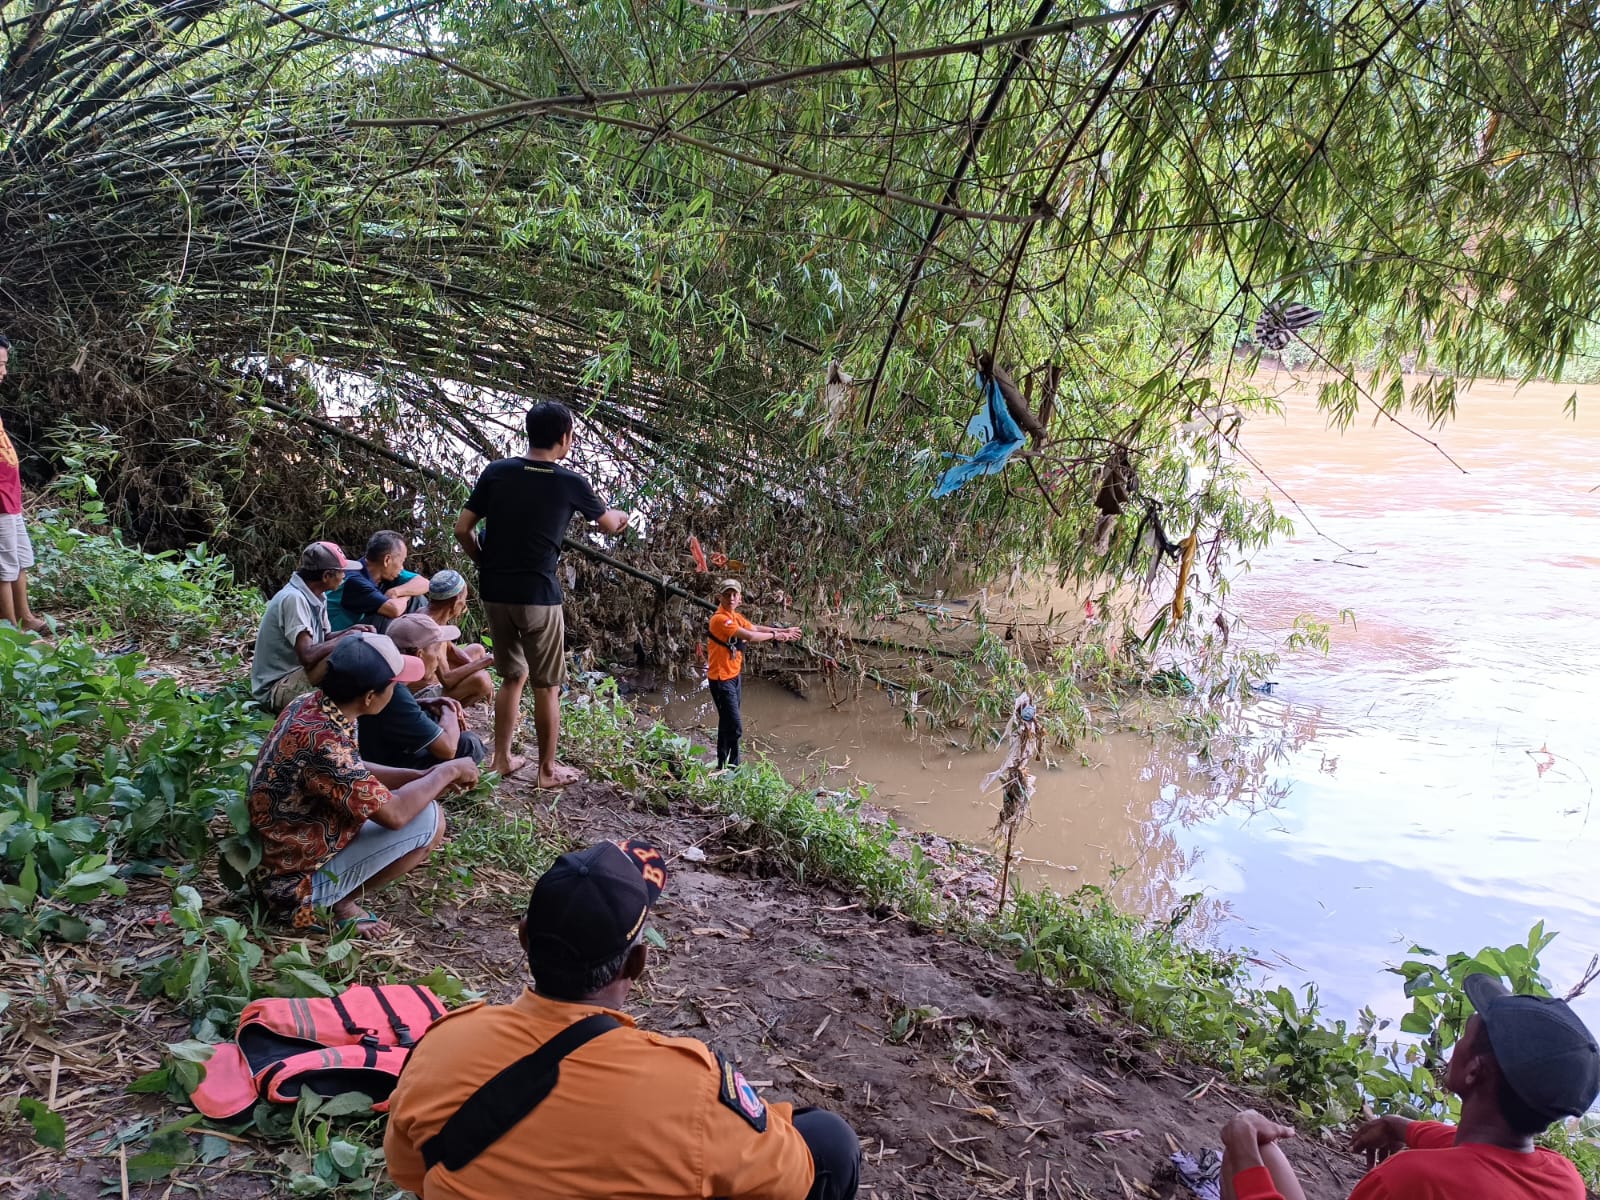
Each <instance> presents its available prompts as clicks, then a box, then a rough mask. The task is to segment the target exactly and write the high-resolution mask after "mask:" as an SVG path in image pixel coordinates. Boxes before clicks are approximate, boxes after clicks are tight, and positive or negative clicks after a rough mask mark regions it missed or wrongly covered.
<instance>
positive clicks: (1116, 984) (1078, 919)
mask: <svg viewBox="0 0 1600 1200" xmlns="http://www.w3.org/2000/svg"><path fill="white" fill-rule="evenodd" d="M566 736H567V737H568V739H569V745H570V746H571V748H572V753H573V755H574V757H576V758H577V759H579V760H580V761H583V762H585V763H586V764H587V765H588V766H589V767H590V768H591V770H592V771H594V772H596V773H598V774H601V775H603V776H604V777H606V778H610V779H612V780H613V781H614V782H616V783H617V784H618V785H619V786H623V787H626V788H628V789H630V790H632V791H636V792H638V793H639V794H641V795H643V796H645V797H647V798H650V799H652V800H653V801H655V802H656V803H659V804H662V805H670V806H673V807H677V806H681V805H683V804H690V805H694V806H697V807H700V808H702V809H706V810H710V811H714V812H717V813H720V814H723V815H724V816H726V817H728V818H729V820H730V824H729V827H728V829H727V831H726V833H725V835H724V837H725V839H726V840H730V841H732V842H734V843H736V844H743V845H746V846H751V847H755V848H757V849H759V850H761V851H762V852H763V853H762V860H763V861H764V862H765V863H767V864H768V865H769V866H770V867H771V868H772V869H776V870H779V871H782V872H784V873H785V874H789V875H792V876H793V877H794V878H796V879H800V880H810V881H812V882H822V883H826V884H829V885H831V886H834V887H838V888H840V889H842V890H844V891H846V892H848V893H852V894H857V895H861V896H863V897H865V898H866V899H867V900H869V901H870V902H872V903H874V904H877V905H881V906H883V907H885V908H889V909H893V910H896V911H898V912H900V913H902V914H903V915H905V916H907V917H909V918H911V919H913V920H917V921H921V922H924V923H931V924H937V925H941V926H943V927H945V928H946V929H947V930H948V931H949V932H950V933H951V934H952V935H953V936H961V937H967V938H971V939H973V940H976V941H978V942H979V943H981V944H985V945H989V946H992V947H994V948H995V949H996V950H998V951H1002V952H1006V953H1009V954H1010V955H1011V956H1012V957H1013V958H1014V959H1015V961H1016V964H1017V967H1018V969H1019V970H1023V971H1029V972H1034V973H1037V974H1038V975H1039V976H1041V977H1042V978H1044V979H1047V980H1050V981H1052V982H1055V983H1058V984H1061V985H1063V986H1065V987H1070V988H1074V989H1082V990H1085V991H1089V992H1092V993H1094V994H1096V995H1098V996H1100V997H1102V998H1103V999H1104V1000H1106V1001H1108V1002H1109V1003H1110V1004H1111V1005H1112V1006H1113V1007H1114V1008H1115V1009H1117V1010H1118V1011H1120V1012H1121V1013H1123V1014H1124V1015H1125V1016H1127V1017H1129V1018H1131V1019H1132V1020H1134V1021H1135V1022H1137V1023H1138V1024H1139V1025H1141V1026H1143V1027H1144V1028H1145V1029H1147V1030H1148V1031H1149V1032H1150V1033H1151V1035H1153V1037H1154V1038H1155V1039H1156V1040H1157V1042H1158V1043H1159V1044H1164V1045H1168V1046H1175V1047H1178V1048H1180V1049H1181V1050H1182V1051H1183V1052H1185V1053H1187V1054H1190V1055H1193V1056H1194V1057H1196V1058H1198V1059H1200V1060H1202V1061H1205V1062H1208V1063H1212V1064H1215V1065H1218V1066H1221V1067H1224V1068H1226V1069H1227V1070H1228V1071H1229V1072H1230V1073H1231V1074H1232V1075H1233V1076H1234V1077H1235V1078H1237V1079H1240V1080H1242V1081H1245V1082H1249V1083H1253V1084H1256V1085H1258V1086H1261V1087H1263V1088H1265V1089H1266V1090H1268V1091H1269V1092H1271V1093H1272V1094H1274V1095H1276V1096H1277V1097H1279V1098H1280V1099H1282V1100H1284V1101H1287V1102H1288V1103H1290V1104H1292V1105H1293V1106H1294V1107H1295V1108H1297V1109H1298V1110H1299V1111H1300V1113H1301V1115H1302V1116H1303V1117H1304V1119H1305V1120H1306V1121H1307V1122H1309V1123H1310V1124H1312V1125H1316V1126H1330V1127H1340V1126H1344V1125H1346V1124H1347V1123H1348V1122H1349V1121H1351V1120H1352V1119H1353V1118H1355V1117H1356V1116H1358V1115H1359V1113H1360V1111H1361V1108H1362V1105H1363V1104H1369V1103H1370V1104H1371V1105H1372V1106H1373V1108H1374V1109H1375V1111H1377V1112H1380V1113H1385V1112H1394V1113H1399V1114H1402V1115H1405V1116H1410V1117H1429V1118H1435V1119H1443V1120H1450V1119H1453V1118H1454V1117H1455V1116H1456V1115H1457V1112H1458V1108H1457V1104H1458V1102H1457V1101H1456V1098H1455V1097H1454V1096H1451V1095H1450V1094H1449V1093H1447V1092H1445V1091H1444V1089H1443V1088H1442V1087H1441V1086H1440V1084H1439V1082H1438V1080H1439V1079H1440V1078H1442V1074H1443V1067H1444V1064H1445V1062H1446V1061H1447V1060H1448V1057H1449V1051H1450V1049H1451V1047H1452V1046H1453V1045H1454V1044H1455V1042H1456V1041H1457V1039H1458V1038H1459V1037H1460V1035H1461V1031H1462V1029H1463V1028H1464V1027H1465V1024H1466V1018H1467V1016H1468V1014H1469V1013H1470V1011H1471V1009H1470V1007H1469V1006H1468V1003H1467V1000H1466V997H1465V994H1464V993H1463V992H1462V991H1461V987H1460V984H1461V981H1462V979H1464V978H1465V977H1466V976H1467V975H1469V974H1471V973H1473V972H1474V971H1484V972H1487V973H1489V974H1493V975H1497V976H1500V977H1502V978H1504V979H1506V980H1507V981H1508V982H1509V983H1510V984H1511V985H1512V986H1514V987H1515V988H1517V989H1519V990H1523V991H1529V992H1534V993H1536V994H1540V995H1549V994H1550V992H1549V982H1548V981H1547V980H1546V979H1545V978H1544V977H1543V976H1542V975H1541V974H1540V973H1539V952H1540V951H1541V950H1543V949H1544V948H1545V947H1546V946H1548V945H1549V943H1550V940H1551V938H1552V937H1553V936H1554V935H1553V934H1551V933H1548V932H1547V931H1546V930H1545V929H1544V927H1543V925H1542V924H1541V925H1537V926H1535V927H1534V928H1533V929H1532V930H1531V931H1530V932H1529V935H1528V941H1527V942H1526V943H1525V944H1519V945H1513V946H1509V947H1505V948H1503V949H1500V948H1493V947H1490V948H1485V949H1483V950H1480V951H1478V952H1477V953H1476V954H1466V953H1455V954H1451V955H1449V956H1442V955H1439V954H1436V953H1435V952H1434V951H1431V950H1427V949H1424V948H1422V947H1420V946H1413V947H1412V948H1411V950H1410V954H1411V955H1412V957H1410V958H1408V959H1407V960H1406V961H1405V962H1403V963H1401V964H1400V965H1399V966H1397V967H1393V968H1391V970H1392V971H1394V973H1395V974H1397V975H1399V976H1400V977H1401V978H1403V979H1404V980H1405V994H1406V996H1407V998H1409V999H1410V1001H1411V1005H1412V1007H1411V1010H1410V1011H1409V1012H1407V1013H1406V1014H1405V1015H1404V1017H1403V1018H1402V1019H1401V1021H1400V1023H1399V1027H1398V1030H1399V1032H1400V1033H1402V1034H1404V1035H1406V1037H1405V1038H1404V1039H1403V1040H1400V1041H1395V1040H1393V1039H1392V1037H1389V1036H1380V1035H1383V1034H1384V1033H1385V1031H1386V1030H1387V1029H1388V1028H1389V1025H1390V1023H1389V1022H1388V1021H1380V1020H1379V1018H1378V1017H1377V1016H1376V1015H1375V1014H1374V1013H1372V1012H1371V1011H1364V1012H1362V1013H1361V1014H1360V1017H1359V1019H1358V1020H1357V1021H1356V1022H1355V1024H1354V1025H1351V1024H1350V1023H1348V1022H1346V1021H1344V1020H1329V1019H1328V1018H1327V1016H1326V1015H1325V1014H1324V1012H1323V1010H1322V1006H1321V1002H1320V1000H1319V998H1318V995H1317V989H1316V986H1315V985H1314V984H1312V985H1307V986H1306V988H1305V989H1304V991H1303V992H1302V993H1300V994H1298V995H1297V994H1296V993H1295V992H1294V991H1292V990H1291V989H1289V988H1287V987H1284V986H1281V985H1280V986H1275V987H1264V986H1262V985H1260V984H1258V983H1257V982H1255V981H1254V980H1253V979H1252V976H1251V972H1250V970H1249V967H1248V965H1247V964H1246V962H1245V961H1244V959H1243V958H1242V957H1239V956H1237V955H1231V954H1225V953H1219V952H1217V951H1214V950H1207V949H1201V948H1198V947H1197V946H1195V945H1194V944H1192V943H1191V942H1189V941H1187V940H1186V938H1185V936H1184V934H1185V928H1186V925H1187V922H1188V918H1189V913H1190V910H1191V909H1192V907H1193V905H1194V904H1195V902H1196V901H1198V899H1199V897H1198V896H1195V897H1190V898H1189V900H1188V901H1186V903H1185V905H1184V906H1182V907H1180V908H1179V909H1178V910H1177V911H1175V912H1174V913H1172V914H1171V915H1170V916H1169V917H1168V918H1167V919H1165V920H1161V921H1148V920H1145V919H1143V918H1140V917H1137V916H1134V915H1131V914H1128V913H1125V912H1122V911H1120V910H1119V909H1118V908H1117V907H1116V906H1115V904H1114V903H1113V902H1112V900H1111V898H1110V896H1109V895H1108V894H1107V893H1106V892H1105V890H1104V889H1102V888H1099V887H1094V886H1084V887H1080V888H1078V889H1077V890H1076V891H1074V892H1072V893H1071V894H1069V895H1066V896H1061V895H1057V894H1056V893H1054V892H1050V891H1038V892H1022V893H1020V894H1018V895H1016V897H1015V899H1014V901H1013V902H1011V903H1010V904H1008V905H1007V908H1006V910H1005V912H1004V913H1003V914H1002V915H1000V916H999V917H992V916H987V915H982V914H979V913H976V912H974V911H972V910H970V909H967V908H963V907H961V906H959V905H953V904H950V903H947V902H945V901H943V900H941V899H940V897H939V896H938V894H937V892H936V890H935V889H934V888H933V887H932V886H931V882H930V880H931V874H932V870H931V865H930V863H929V861H928V859H927V857H926V856H925V855H924V854H923V852H922V850H921V848H920V847H918V846H917V845H916V844H915V842H914V841H913V840H910V839H907V838H904V837H902V836H901V831H900V830H898V829H897V828H896V827H895V825H894V824H893V822H888V823H886V824H880V823H878V822H876V821H873V820H870V819H867V818H866V817H865V816H864V815H863V813H862V810H861V805H862V803H863V801H865V800H866V799H867V797H866V796H861V797H848V798H843V799H840V798H835V797H830V796H826V795H821V794H817V793H814V792H809V791H804V790H801V789H798V788H796V787H795V786H793V785H792V784H790V783H789V782H787V781H786V780H785V779H784V778H783V777H782V775H780V774H779V773H778V772H777V771H776V770H775V769H774V768H773V767H772V766H771V765H770V764H767V763H765V762H760V763H754V764H751V765H750V766H748V767H746V768H745V769H743V770H740V771H738V772H736V773H734V774H732V775H728V776H718V775H715V774H713V773H712V772H711V771H710V770H709V768H708V766H707V764H706V761H705V760H704V758H703V757H701V756H700V755H699V754H698V753H696V752H695V751H694V749H693V748H692V746H691V744H690V743H689V741H688V740H687V739H686V738H683V737H681V736H680V735H678V734H675V733H674V732H672V731H671V730H670V729H668V728H667V727H665V726H664V725H660V724H652V725H648V726H642V725H640V724H639V723H638V722H636V720H635V718H634V715H633V713H632V710H631V709H629V708H628V706H627V705H626V704H625V703H624V702H623V701H622V700H621V699H619V698H618V696H617V694H616V691H615V688H614V687H613V686H612V685H611V684H610V683H609V682H607V683H605V684H602V685H601V687H600V688H599V689H597V691H596V693H595V694H594V695H592V696H587V697H582V698H580V699H579V700H578V702H577V703H575V704H574V705H573V707H572V709H571V710H570V716H569V717H568V718H567V724H566ZM1597 1134H1600V1125H1594V1124H1593V1123H1591V1122H1588V1121H1585V1122H1584V1123H1583V1125H1582V1128H1580V1129H1573V1130H1569V1129H1567V1128H1565V1127H1563V1128H1560V1129H1557V1130H1553V1131H1552V1133H1551V1135H1550V1137H1549V1139H1548V1141H1549V1144H1550V1145H1552V1146H1554V1147H1556V1148H1558V1149H1561V1150H1563V1152H1565V1153H1568V1154H1569V1156H1570V1157H1572V1158H1573V1160H1574V1161H1575V1162H1577V1163H1578V1165H1579V1167H1580V1168H1581V1169H1583V1170H1584V1171H1585V1172H1586V1174H1585V1178H1586V1179H1588V1180H1589V1181H1590V1184H1591V1186H1593V1185H1594V1184H1595V1183H1597V1182H1600V1150H1597V1149H1596V1143H1595V1142H1594V1141H1593V1138H1594V1137H1595V1136H1596V1135H1597Z"/></svg>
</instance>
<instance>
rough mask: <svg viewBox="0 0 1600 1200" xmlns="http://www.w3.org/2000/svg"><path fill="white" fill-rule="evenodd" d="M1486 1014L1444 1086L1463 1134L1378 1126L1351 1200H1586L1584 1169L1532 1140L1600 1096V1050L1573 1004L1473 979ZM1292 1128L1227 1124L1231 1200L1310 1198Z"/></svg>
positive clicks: (1399, 1121) (1358, 1145) (1471, 1030)
mask: <svg viewBox="0 0 1600 1200" xmlns="http://www.w3.org/2000/svg"><path fill="white" fill-rule="evenodd" d="M1461 986H1462V990H1463V991H1465V992H1466V993H1467V999H1468V1000H1470V1001H1472V1007H1473V1008H1474V1009H1476V1010H1477V1011H1476V1012H1475V1013H1473V1015H1472V1017H1471V1018H1470V1019H1469V1020H1468V1021H1467V1027H1466V1028H1465V1029H1464V1030H1462V1032H1461V1040H1460V1041H1459V1042H1457V1043H1456V1048H1455V1051H1454V1052H1453V1053H1452V1054H1451V1055H1450V1067H1449V1070H1448V1072H1447V1074H1446V1075H1445V1080H1444V1083H1445V1086H1446V1087H1447V1088H1449V1089H1450V1090H1451V1091H1452V1092H1454V1093H1455V1094H1456V1095H1458V1096H1460V1097H1461V1122H1460V1124H1459V1125H1453V1126H1452V1125H1441V1124H1440V1123H1438V1122H1437V1121H1408V1120H1406V1119H1405V1118H1404V1117H1379V1118H1378V1119H1377V1120H1375V1121H1368V1122H1367V1123H1366V1124H1365V1125H1363V1126H1361V1128H1360V1129H1358V1130H1356V1132H1355V1136H1354V1137H1353V1138H1351V1140H1350V1145H1351V1148H1352V1149H1355V1150H1365V1151H1366V1152H1367V1162H1368V1163H1369V1164H1370V1163H1372V1161H1373V1160H1374V1159H1381V1160H1382V1161H1381V1162H1379V1163H1378V1164H1377V1166H1375V1167H1373V1169H1372V1170H1370V1171H1369V1172H1367V1175H1366V1177H1365V1178H1364V1179H1362V1181H1361V1182H1360V1183H1358V1184H1356V1186H1355V1190H1354V1191H1352V1192H1351V1193H1350V1200H1468V1198H1469V1197H1471V1198H1472V1200H1491V1198H1492V1200H1584V1197H1585V1196H1586V1195H1587V1194H1588V1193H1587V1192H1586V1190H1585V1188H1584V1186H1583V1180H1582V1179H1581V1178H1580V1177H1579V1176H1578V1172H1577V1170H1576V1169H1575V1168H1574V1167H1573V1165H1572V1164H1571V1163H1570V1162H1568V1161H1567V1160H1566V1159H1565V1158H1562V1157H1561V1155H1559V1154H1557V1153H1555V1151H1553V1150H1545V1149H1541V1148H1538V1147H1536V1146H1534V1144H1533V1139H1534V1138H1535V1137H1537V1136H1538V1135H1539V1134H1541V1133H1543V1132H1544V1131H1545V1130H1546V1129H1547V1128H1548V1127H1549V1126H1551V1125H1552V1124H1554V1123H1555V1122H1556V1121H1558V1120H1560V1119H1561V1118H1562V1117H1579V1116H1582V1115H1583V1114H1584V1113H1585V1112H1587V1111H1588V1110H1589V1106H1590V1105H1591V1104H1593V1103H1594V1100H1595V1096H1596V1095H1600V1049H1597V1048H1596V1046H1595V1040H1594V1036H1593V1035H1592V1034H1591V1033H1590V1032H1589V1030H1588V1029H1587V1028H1586V1027H1585V1026H1584V1023H1583V1022H1582V1021H1580V1020H1579V1019H1578V1015H1577V1014H1576V1013H1574V1012H1573V1011H1572V1009H1571V1008H1570V1007H1569V1006H1568V1004H1567V1002H1566V1001H1565V1000H1556V999H1553V998H1552V997H1550V996H1521V995H1517V996H1514V995H1512V994H1511V993H1510V992H1508V991H1507V990H1506V988H1505V985H1504V984H1502V983H1501V982H1500V981H1499V980H1498V979H1492V978H1490V977H1489V976H1488V975H1468V976H1467V977H1466V979H1464V980H1463V981H1462V985H1461ZM1293 1136H1294V1130H1293V1129H1291V1128H1289V1127H1288V1126H1287V1125H1279V1124H1278V1123H1277V1122H1275V1121H1269V1120H1268V1119H1267V1118H1266V1117H1263V1116H1262V1115H1261V1114H1260V1113H1257V1112H1242V1113H1240V1114H1239V1115H1238V1116H1236V1117H1234V1118H1233V1119H1232V1120H1231V1121H1229V1122H1228V1123H1227V1124H1226V1125H1224V1126H1223V1127H1222V1147H1223V1149H1222V1195H1223V1197H1224V1200H1305V1192H1304V1191H1302V1190H1301V1187H1300V1183H1299V1181H1298V1180H1297V1179H1296V1178H1295V1175H1294V1169H1293V1168H1292V1167H1290V1165H1289V1160H1288V1159H1287V1158H1285V1157H1284V1154H1283V1151H1282V1150H1279V1149H1278V1146H1277V1143H1278V1141H1279V1140H1280V1139H1282V1138H1286V1137H1293Z"/></svg>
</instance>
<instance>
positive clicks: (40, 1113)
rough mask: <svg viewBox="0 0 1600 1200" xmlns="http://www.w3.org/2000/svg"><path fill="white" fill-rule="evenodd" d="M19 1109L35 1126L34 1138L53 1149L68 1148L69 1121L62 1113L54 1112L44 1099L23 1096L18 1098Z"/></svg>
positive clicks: (29, 1122)
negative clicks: (67, 1121)
mask: <svg viewBox="0 0 1600 1200" xmlns="http://www.w3.org/2000/svg"><path fill="white" fill-rule="evenodd" d="M17 1111H18V1112H20V1113H21V1114H22V1115H23V1116H24V1117H26V1118H27V1120H28V1124H30V1125H32V1126H33V1140H34V1141H36V1142H38V1143H39V1145H41V1146H48V1147H49V1148H50V1149H52V1150H65V1149H66V1148H67V1123H66V1121H65V1120H64V1119H63V1118H62V1116H61V1114H60V1113H56V1112H52V1111H50V1109H49V1108H48V1107H47V1106H46V1105H45V1103H44V1101H42V1100H35V1099H34V1098H33V1097H32V1096H23V1097H21V1098H19V1099H18V1100H17Z"/></svg>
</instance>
